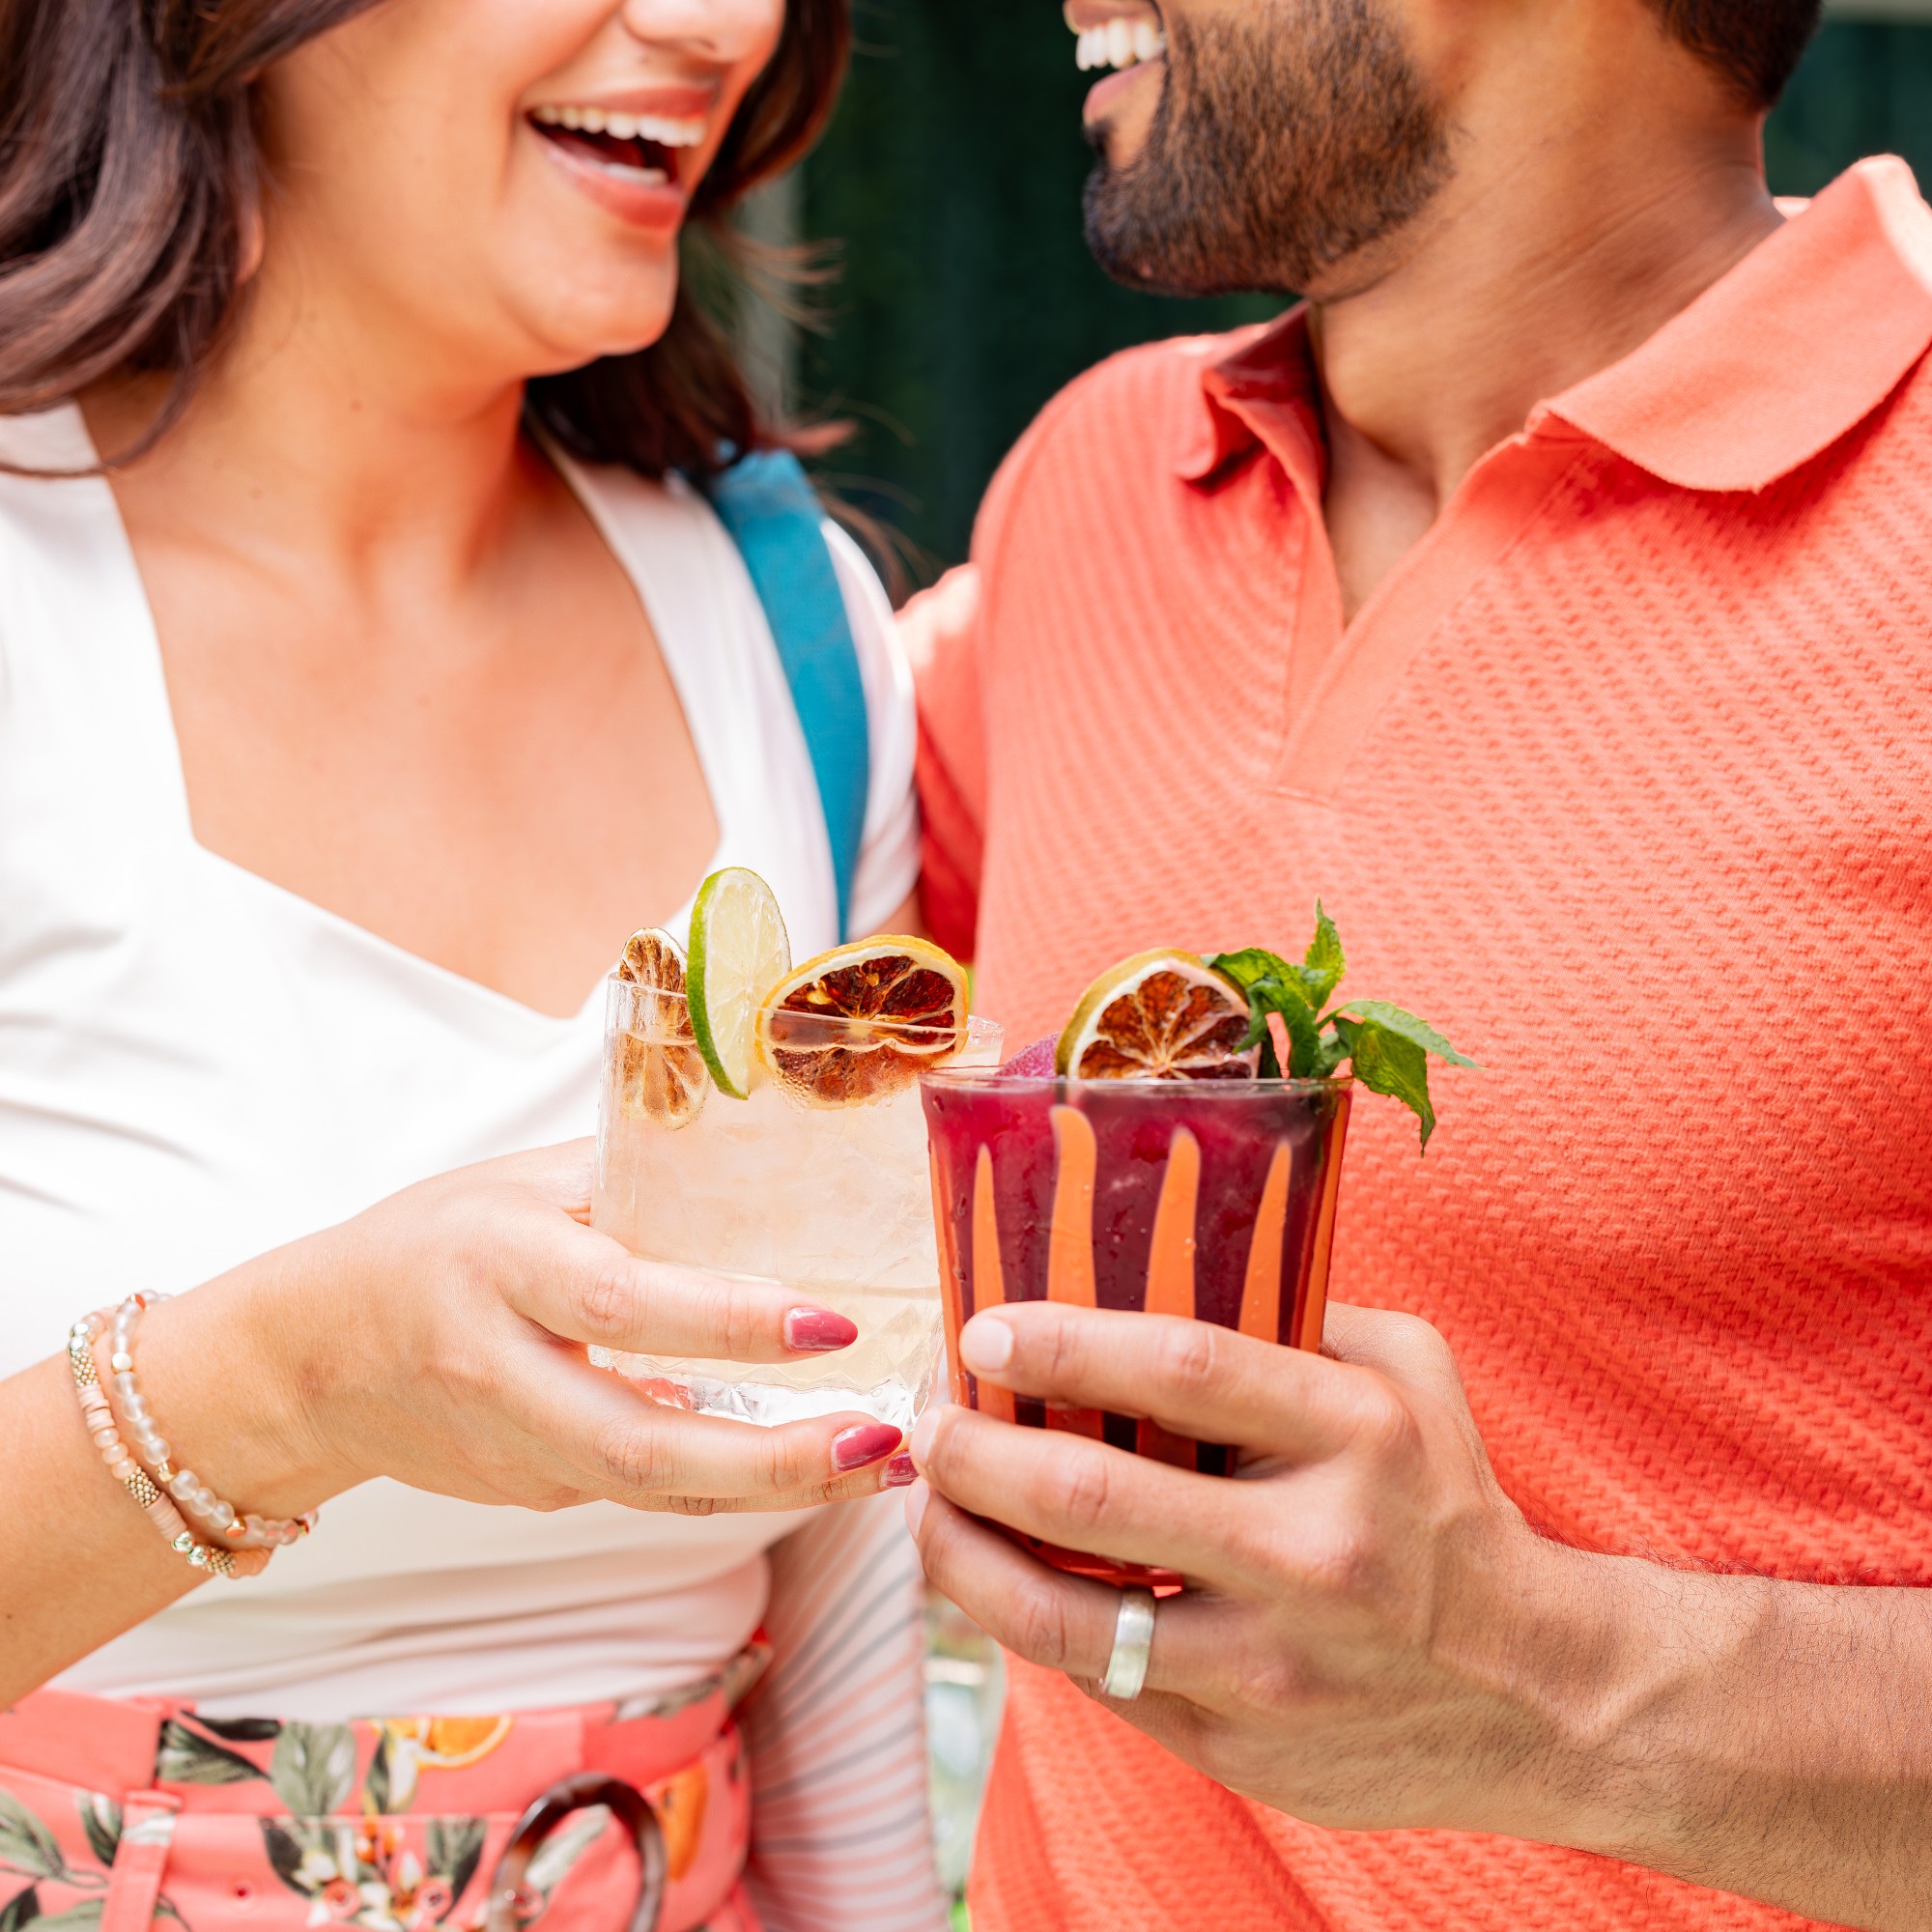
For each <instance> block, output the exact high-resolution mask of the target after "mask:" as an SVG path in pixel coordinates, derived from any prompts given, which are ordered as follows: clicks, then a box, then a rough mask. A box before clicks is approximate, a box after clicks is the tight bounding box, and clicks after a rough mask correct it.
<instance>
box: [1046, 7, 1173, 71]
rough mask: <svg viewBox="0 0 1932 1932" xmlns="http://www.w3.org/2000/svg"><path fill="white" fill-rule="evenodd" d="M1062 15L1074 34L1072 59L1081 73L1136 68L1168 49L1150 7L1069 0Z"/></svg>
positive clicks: (1155, 15)
mask: <svg viewBox="0 0 1932 1932" xmlns="http://www.w3.org/2000/svg"><path fill="white" fill-rule="evenodd" d="M1065 20H1066V24H1067V26H1068V28H1069V29H1070V30H1071V31H1072V32H1073V34H1074V35H1075V36H1076V44H1075V51H1074V60H1075V62H1076V63H1077V65H1078V66H1079V69H1080V71H1081V72H1082V73H1086V72H1089V71H1092V70H1094V69H1095V68H1129V67H1136V66H1138V65H1139V64H1140V63H1141V62H1143V61H1154V60H1159V59H1160V57H1161V56H1162V55H1163V54H1165V53H1166V52H1167V36H1166V34H1164V33H1163V32H1162V31H1161V25H1160V16H1159V15H1158V14H1155V13H1154V12H1153V11H1152V10H1151V8H1148V7H1142V6H1134V5H1132V4H1128V5H1121V4H1120V0H1068V5H1067V6H1066V8H1065Z"/></svg>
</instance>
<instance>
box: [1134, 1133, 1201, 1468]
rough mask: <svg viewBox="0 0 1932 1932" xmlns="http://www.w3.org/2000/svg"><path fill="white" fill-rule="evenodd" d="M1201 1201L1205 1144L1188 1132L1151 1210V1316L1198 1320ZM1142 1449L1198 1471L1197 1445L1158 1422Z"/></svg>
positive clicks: (1144, 1434) (1173, 1150)
mask: <svg viewBox="0 0 1932 1932" xmlns="http://www.w3.org/2000/svg"><path fill="white" fill-rule="evenodd" d="M1200 1198H1201V1143H1200V1142H1199V1141H1197V1140H1196V1139H1195V1138H1194V1136H1193V1134H1192V1133H1190V1132H1189V1131H1188V1129H1187V1128H1185V1127H1177V1128H1175V1130H1174V1139H1173V1140H1172V1141H1171V1142H1169V1143H1168V1149H1167V1172H1166V1174H1165V1175H1163V1176H1162V1177H1161V1183H1160V1200H1159V1202H1158V1204H1157V1205H1156V1206H1155V1208H1154V1210H1153V1238H1152V1240H1151V1242H1150V1244H1149V1247H1148V1280H1147V1299H1146V1300H1145V1301H1144V1302H1143V1303H1142V1304H1141V1305H1142V1307H1143V1308H1145V1309H1146V1311H1147V1312H1148V1314H1150V1315H1182V1316H1186V1317H1187V1318H1188V1319H1189V1320H1192V1319H1193V1315H1194V1212H1195V1207H1196V1204H1197V1203H1198V1202H1199V1200H1200ZM1138 1446H1139V1448H1140V1452H1141V1454H1142V1455H1143V1456H1154V1457H1158V1458H1159V1460H1160V1461H1161V1462H1163V1463H1179V1464H1180V1465H1181V1467H1183V1468H1187V1469H1191V1468H1193V1467H1194V1444H1193V1443H1192V1442H1191V1441H1189V1440H1187V1439H1186V1438H1185V1437H1183V1436H1179V1435H1169V1434H1168V1432H1167V1431H1166V1430H1165V1429H1163V1428H1161V1426H1160V1425H1159V1424H1158V1423H1157V1422H1143V1423H1142V1424H1141V1426H1140V1431H1139V1437H1138Z"/></svg>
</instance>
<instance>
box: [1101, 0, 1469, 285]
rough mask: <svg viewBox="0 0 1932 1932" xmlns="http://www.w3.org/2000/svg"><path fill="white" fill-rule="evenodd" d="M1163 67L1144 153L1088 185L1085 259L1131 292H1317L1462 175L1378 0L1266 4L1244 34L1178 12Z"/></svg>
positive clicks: (1236, 27) (1226, 23)
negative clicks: (1335, 271)
mask: <svg viewBox="0 0 1932 1932" xmlns="http://www.w3.org/2000/svg"><path fill="white" fill-rule="evenodd" d="M1250 21H1251V22H1252V23H1250ZM1167 68H1168V71H1167V75H1166V78H1165V81H1164V83H1163V85H1162V89H1161V98H1160V101H1159V104H1158V105H1157V106H1156V108H1155V110H1154V116H1153V121H1152V124H1151V127H1150V128H1149V130H1148V137H1147V142H1146V145H1145V146H1144V147H1143V148H1142V150H1141V152H1140V153H1139V154H1138V155H1137V156H1135V157H1134V158H1133V160H1132V161H1130V162H1129V163H1128V164H1127V165H1126V166H1124V167H1121V168H1115V167H1111V166H1109V165H1108V163H1107V161H1106V158H1105V153H1104V150H1101V156H1102V157H1101V160H1100V163H1099V165H1098V166H1097V167H1095V169H1094V172H1093V173H1092V174H1091V175H1090V176H1089V177H1088V178H1087V198H1086V199H1087V245H1088V246H1089V247H1090V248H1091V249H1092V250H1093V251H1094V257H1095V259H1096V260H1097V261H1098V262H1099V264H1100V266H1101V268H1103V269H1104V270H1106V271H1107V272H1108V274H1110V275H1112V276H1113V277H1114V279H1115V280H1116V281H1120V282H1125V283H1127V284H1128V285H1129V286H1130V287H1133V288H1140V289H1151V290H1154V291H1157V292H1159V293H1161V294H1164V295H1179V296H1207V295H1232V294H1236V293H1240V292H1244V291H1250V290H1262V291H1268V292H1279V293H1283V294H1293V293H1297V292H1300V291H1304V290H1308V289H1312V288H1315V287H1316V286H1317V285H1318V284H1319V282H1320V280H1321V276H1322V275H1323V273H1324V272H1325V271H1326V270H1329V269H1332V268H1333V267H1334V266H1335V265H1336V264H1337V263H1338V262H1341V261H1344V260H1346V259H1347V258H1348V257H1350V256H1351V255H1353V254H1355V253H1357V252H1358V251H1359V250H1360V249H1362V248H1364V247H1366V246H1368V245H1369V244H1370V243H1371V242H1374V241H1379V240H1380V239H1381V238H1382V237H1383V236H1386V235H1389V234H1391V233H1393V232H1394V231H1395V230H1396V229H1398V228H1400V227H1402V226H1403V224H1404V223H1406V222H1407V221H1409V220H1411V219H1413V217H1414V216H1415V215H1416V214H1418V213H1420V212H1421V211H1422V209H1423V208H1424V207H1426V206H1427V204H1428V203H1429V201H1430V200H1431V198H1432V197H1433V196H1434V195H1435V192H1436V190H1437V189H1438V188H1440V187H1441V186H1442V185H1443V184H1444V183H1445V182H1446V181H1447V180H1448V179H1449V177H1450V175H1451V173H1452V172H1453V168H1452V165H1451V162H1450V158H1449V140H1448V130H1447V127H1446V125H1445V119H1444V116H1443V114H1442V111H1441V109H1440V108H1439V107H1438V106H1437V104H1436V103H1435V100H1434V99H1432V98H1431V96H1430V94H1429V91H1428V89H1427V87H1426V86H1425V85H1424V83H1423V80H1422V76H1421V75H1420V74H1419V73H1418V72H1417V71H1416V69H1415V65H1414V63H1413V62H1412V61H1411V60H1410V58H1409V55H1408V50H1407V48H1406V46H1405V44H1404V43H1403V39H1402V36H1401V33H1400V31H1399V30H1398V29H1397V27H1396V26H1395V24H1394V23H1393V22H1392V21H1390V19H1389V18H1388V16H1387V14H1385V13H1384V11H1383V9H1382V6H1381V4H1380V0H1262V4H1260V5H1258V6H1256V7H1255V9H1254V13H1253V15H1251V16H1248V17H1247V18H1244V19H1243V20H1242V21H1241V22H1240V23H1239V24H1236V22H1233V21H1230V20H1228V19H1226V18H1225V17H1223V18H1214V19H1209V20H1205V21H1201V22H1198V23H1194V22H1190V21H1188V20H1187V19H1186V18H1185V17H1183V16H1180V15H1179V14H1178V13H1177V14H1175V15H1173V16H1171V17H1170V18H1169V19H1168V21H1167ZM1094 145H1095V147H1096V149H1098V148H1099V142H1098V140H1097V139H1096V140H1095V142H1094Z"/></svg>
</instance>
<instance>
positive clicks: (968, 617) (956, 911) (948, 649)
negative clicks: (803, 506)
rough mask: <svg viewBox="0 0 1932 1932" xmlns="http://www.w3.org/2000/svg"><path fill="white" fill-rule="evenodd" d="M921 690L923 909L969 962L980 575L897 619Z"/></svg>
mask: <svg viewBox="0 0 1932 1932" xmlns="http://www.w3.org/2000/svg"><path fill="white" fill-rule="evenodd" d="M899 636H900V637H901V638H902V639H904V640H905V646H906V654H907V656H908V657H910V658H911V660H912V665H913V678H914V682H915V684H916V685H917V687H918V691H919V765H918V769H919V798H920V812H921V816H922V819H923V828H924V830H923V838H922V842H921V852H920V857H921V870H920V905H921V909H922V910H923V913H924V915H925V924H926V930H927V931H928V932H930V933H931V934H932V936H933V938H934V939H936V940H937V941H938V942H939V943H940V945H942V946H943V947H945V948H946V950H947V951H948V952H952V953H953V954H955V955H956V956H957V957H958V958H961V959H971V958H972V957H973V940H974V930H975V928H976V926H977V925H978V923H979V916H980V851H981V847H982V844H983V838H982V831H981V828H982V824H983V820H984V811H985V797H986V772H985V763H986V753H985V734H984V731H983V728H982V725H981V718H980V574H979V566H978V565H977V564H971V563H967V564H962V565H960V566H959V568H958V569H956V570H949V571H948V572H947V573H946V575H945V576H944V577H942V578H941V579H940V580H939V582H937V583H935V584H934V585H933V586H932V588H931V589H930V590H925V591H922V592H921V593H920V595H919V596H917V597H915V598H913V599H912V601H911V602H910V603H908V604H907V605H906V606H905V608H904V609H903V610H902V611H900V612H899Z"/></svg>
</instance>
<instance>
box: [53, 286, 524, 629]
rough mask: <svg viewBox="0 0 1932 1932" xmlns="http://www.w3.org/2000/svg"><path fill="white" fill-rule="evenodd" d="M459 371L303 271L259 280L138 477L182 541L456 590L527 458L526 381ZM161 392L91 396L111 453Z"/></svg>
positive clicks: (504, 521) (504, 514)
mask: <svg viewBox="0 0 1932 1932" xmlns="http://www.w3.org/2000/svg"><path fill="white" fill-rule="evenodd" d="M445 348H446V350H447V352H448V353H442V352H443V351H444V349H445ZM466 359H467V358H466V357H465V356H464V355H463V353H462V346H461V345H455V344H452V345H446V346H445V345H426V344H425V343H423V341H422V340H421V339H420V337H419V336H415V337H412V334H411V332H410V331H409V330H408V329H407V327H403V326H401V324H400V319H395V318H384V317H383V316H381V315H380V314H375V313H371V312H370V310H369V309H368V308H367V307H365V306H361V305H358V304H357V303H356V302H355V301H354V300H353V299H349V300H345V299H342V298H341V295H340V293H339V292H331V291H327V290H321V289H318V288H317V287H316V286H315V278H314V276H313V275H312V274H310V273H308V272H307V271H306V270H305V269H304V267H303V265H301V264H291V265H290V266H289V267H287V268H285V269H284V270H282V271H281V272H280V273H277V272H274V270H273V268H272V266H271V267H270V268H268V269H265V271H264V273H263V274H262V275H261V276H260V277H259V278H258V281H257V282H256V284H255V285H254V286H252V287H251V288H250V290H249V291H248V294H247V297H246V298H245V301H244V305H243V309H242V313H241V316H240V317H239V319H238V327H237V328H236V330H235V333H234V335H233V336H232V337H231V339H230V341H229V342H228V344H227V345H226V347H225V348H224V350H223V352H222V353H221V355H219V356H218V357H217V358H216V360H215V361H214V363H213V365H212V366H211V367H210V368H209V369H208V370H207V371H206V372H205V374H204V376H203V377H202V379H201V381H200V383H199V384H198V385H197V388H196V391H195V394H194V396H193V399H192V400H191V402H190V404H189V406H188V409H187V411H186V412H185V415H184V416H183V418H182V420H181V421H180V422H179V423H178V424H176V425H175V426H174V427H173V428H172V429H171V430H170V431H169V432H168V433H167V434H166V435H165V436H164V437H163V438H162V439H161V440H160V441H159V442H158V443H157V444H156V446H155V448H154V449H153V450H152V451H150V452H148V453H147V454H146V455H144V456H142V457H140V458H138V459H137V460H136V464H135V465H134V466H133V467H134V468H135V469H138V470H140V471H144V472H146V473H145V474H144V475H143V476H142V477H141V482H142V484H143V485H144V488H143V490H142V495H143V497H144V499H145V501H146V503H147V505H148V506H149V509H150V514H151V515H152V514H153V511H154V510H155V508H156V507H157V506H159V505H161V504H171V505H173V506H175V507H174V509H172V510H171V511H170V512H169V513H168V514H169V515H170V517H171V518H172V517H176V516H178V517H179V518H180V519H182V520H183V525H184V530H183V533H184V534H186V533H187V530H186V526H189V525H191V526H194V527H195V528H197V529H200V530H203V531H207V532H210V533H213V532H219V533H220V534H221V540H222V541H223V543H224V544H226V545H229V546H232V547H234V548H236V549H238V550H241V551H244V552H253V553H255V554H257V555H258V556H259V557H260V558H261V560H263V561H264V562H272V561H273V560H274V559H275V558H276V557H277V556H283V557H286V556H288V555H290V554H295V553H299V554H302V555H304V556H305V557H307V558H308V559H310V560H311V561H316V560H322V559H327V563H328V565H329V566H331V567H332V568H333V569H334V570H335V571H337V572H339V573H341V575H342V576H343V578H344V579H346V580H347V581H349V582H363V583H365V584H366V585H367V586H368V587H369V589H370V590H371V591H377V592H378V594H380V592H379V591H378V586H379V583H380V582H382V581H383V580H389V579H395V578H398V577H400V578H402V579H404V580H407V581H408V582H410V584H411V586H412V588H413V589H414V590H415V591H416V592H417V593H418V594H420V593H422V592H425V591H433V590H434V589H435V588H437V587H438V585H439V583H440V584H441V585H443V586H445V587H449V586H454V585H455V584H457V583H460V582H464V581H465V580H467V579H468V578H469V576H470V575H471V574H472V573H473V572H474V571H475V570H476V569H477V568H478V566H479V565H480V564H481V563H482V561H483V560H484V559H486V558H487V557H488V556H489V555H490V554H491V553H492V552H493V550H495V549H496V548H497V545H498V544H499V543H500V541H501V539H502V536H503V533H504V530H505V528H506V526H507V525H508V523H509V522H510V520H511V519H512V518H513V517H514V516H515V514H516V512H517V509H518V506H519V504H520V502H521V501H522V500H524V498H525V497H526V493H527V491H528V490H529V489H530V487H531V484H532V479H531V475H530V471H531V469H532V465H533V462H534V461H535V459H533V456H532V453H531V452H530V451H529V449H528V448H527V446H526V445H525V444H523V443H522V442H521V440H520V436H519V428H520V424H521V421H522V413H523V399H524V385H523V384H522V382H521V381H518V380H514V379H506V378H504V377H503V376H502V375H501V374H500V373H498V372H497V371H495V370H491V371H489V372H488V373H487V374H481V375H479V374H477V373H476V372H475V371H474V369H473V368H470V367H466ZM165 393H166V380H165V379H164V378H160V377H155V376H143V377H139V378H133V379H126V380H121V381H117V382H112V383H107V384H100V385H99V386H98V387H97V388H95V389H94V390H92V391H90V392H89V394H88V395H87V396H86V397H85V398H84V399H83V407H84V409H85V412H86V415H87V420H88V426H89V428H90V430H91V431H92V433H93V436H94V440H95V445H96V447H97V448H98V449H99V451H100V452H101V454H102V456H103V457H105V458H108V459H110V460H111V458H112V457H113V455H114V454H115V453H116V452H117V451H119V450H121V449H125V448H127V447H128V446H130V445H131V444H133V443H135V442H136V441H138V440H139V439H140V437H141V436H142V435H143V434H145V433H146V431H147V429H148V427H149V426H150V425H151V424H152V422H153V421H154V419H155V416H156V412H157V411H158V410H159V408H160V407H161V403H162V399H163V397H164V395H165Z"/></svg>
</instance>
